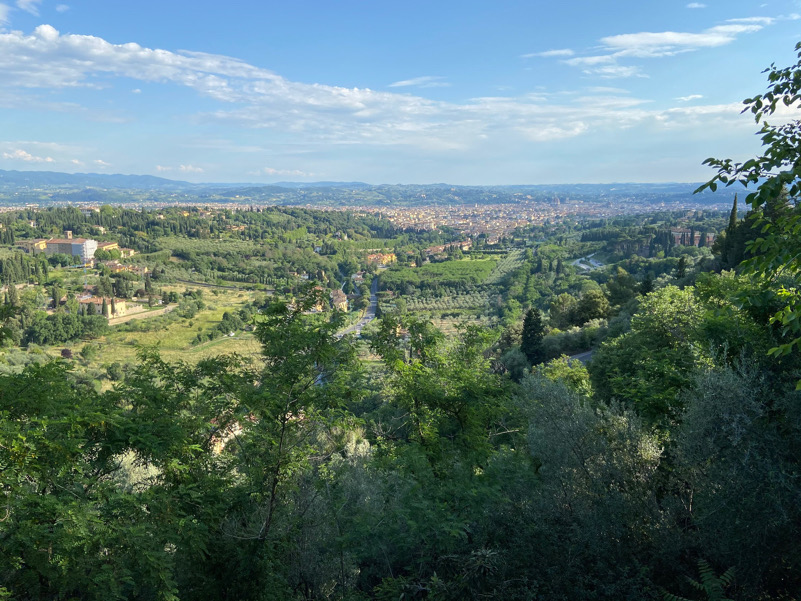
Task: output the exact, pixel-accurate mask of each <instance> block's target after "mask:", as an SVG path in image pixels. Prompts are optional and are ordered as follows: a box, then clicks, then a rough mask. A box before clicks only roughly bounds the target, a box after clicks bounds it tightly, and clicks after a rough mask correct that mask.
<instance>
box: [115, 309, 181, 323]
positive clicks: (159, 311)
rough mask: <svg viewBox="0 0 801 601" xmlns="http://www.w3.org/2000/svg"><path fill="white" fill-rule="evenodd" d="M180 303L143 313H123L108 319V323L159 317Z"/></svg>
mask: <svg viewBox="0 0 801 601" xmlns="http://www.w3.org/2000/svg"><path fill="white" fill-rule="evenodd" d="M177 306H178V305H169V306H167V307H164V308H163V309H156V310H155V311H142V312H141V313H132V314H131V315H122V316H120V317H112V318H111V319H109V320H108V325H110V326H117V325H120V324H121V323H125V322H127V321H131V320H132V319H145V318H147V317H158V316H159V315H164V314H165V313H169V312H170V311H172V310H173V309H175V308H176V307H177Z"/></svg>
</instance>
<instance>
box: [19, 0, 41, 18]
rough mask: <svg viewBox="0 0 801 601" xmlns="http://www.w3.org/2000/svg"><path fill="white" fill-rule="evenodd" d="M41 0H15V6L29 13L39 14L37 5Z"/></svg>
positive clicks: (36, 15)
mask: <svg viewBox="0 0 801 601" xmlns="http://www.w3.org/2000/svg"><path fill="white" fill-rule="evenodd" d="M41 3H42V0H17V7H18V8H20V9H22V10H24V11H25V12H28V13H31V14H32V15H33V16H35V17H38V16H39V5H40V4H41Z"/></svg>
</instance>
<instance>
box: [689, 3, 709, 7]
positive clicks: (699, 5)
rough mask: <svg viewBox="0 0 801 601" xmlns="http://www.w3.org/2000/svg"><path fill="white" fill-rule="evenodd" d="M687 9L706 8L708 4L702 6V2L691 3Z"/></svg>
mask: <svg viewBox="0 0 801 601" xmlns="http://www.w3.org/2000/svg"><path fill="white" fill-rule="evenodd" d="M687 8H706V4H701V3H700V2H690V3H689V4H688V5H687Z"/></svg>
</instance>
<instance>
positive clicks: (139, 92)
mask: <svg viewBox="0 0 801 601" xmlns="http://www.w3.org/2000/svg"><path fill="white" fill-rule="evenodd" d="M141 93H142V90H140V89H139V88H134V89H133V90H131V94H141Z"/></svg>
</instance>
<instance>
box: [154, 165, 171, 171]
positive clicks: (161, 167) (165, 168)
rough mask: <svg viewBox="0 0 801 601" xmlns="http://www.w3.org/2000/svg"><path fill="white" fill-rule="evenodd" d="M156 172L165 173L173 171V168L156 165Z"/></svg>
mask: <svg viewBox="0 0 801 601" xmlns="http://www.w3.org/2000/svg"><path fill="white" fill-rule="evenodd" d="M156 171H158V172H159V173H161V172H163V171H172V167H165V166H164V165H156Z"/></svg>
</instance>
